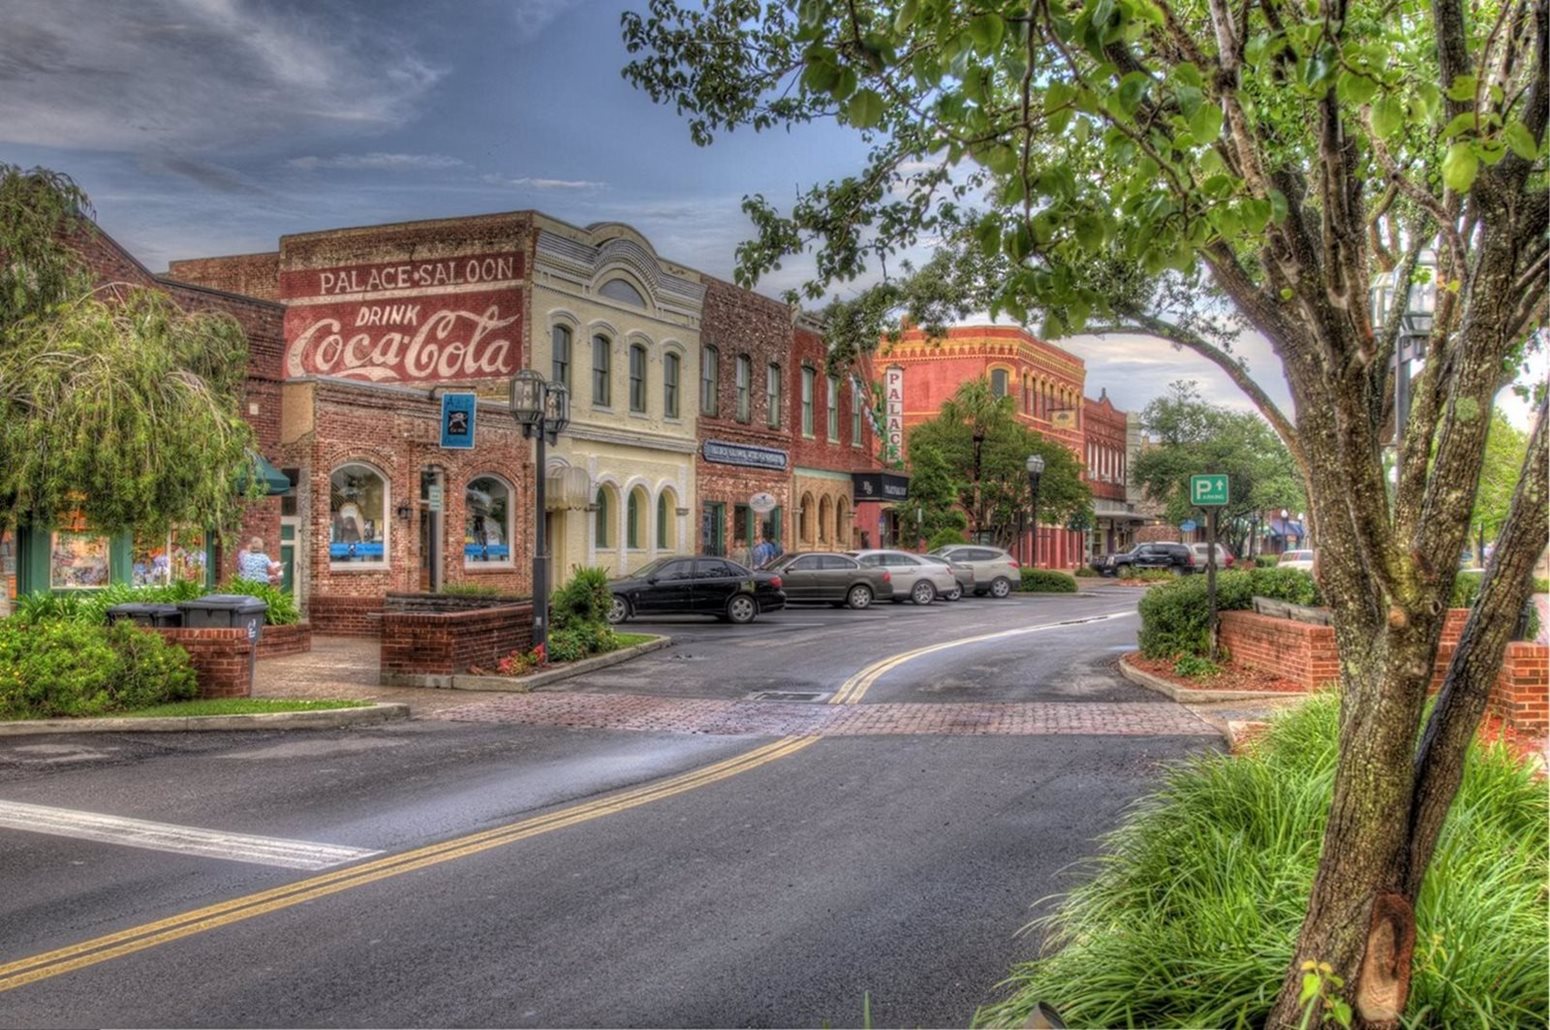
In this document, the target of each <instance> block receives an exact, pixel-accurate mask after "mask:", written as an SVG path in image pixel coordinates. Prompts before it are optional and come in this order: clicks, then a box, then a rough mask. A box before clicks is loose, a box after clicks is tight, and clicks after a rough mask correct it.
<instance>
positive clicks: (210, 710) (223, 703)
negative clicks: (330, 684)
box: [107, 697, 373, 719]
mask: <svg viewBox="0 0 1550 1030" xmlns="http://www.w3.org/2000/svg"><path fill="white" fill-rule="evenodd" d="M372 703H373V702H371V701H329V700H312V699H307V698H285V697H208V698H201V699H200V700H197V701H174V702H172V703H170V704H165V705H152V706H151V707H150V708H137V709H135V710H134V711H132V712H114V713H112V714H111V715H109V716H107V718H110V719H145V718H165V717H169V716H171V717H182V716H187V715H256V714H259V713H262V712H318V711H325V710H327V709H330V708H369V707H370V706H371V705H372Z"/></svg>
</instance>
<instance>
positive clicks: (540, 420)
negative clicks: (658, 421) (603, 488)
mask: <svg viewBox="0 0 1550 1030" xmlns="http://www.w3.org/2000/svg"><path fill="white" fill-rule="evenodd" d="M511 414H512V417H513V418H515V419H516V420H517V425H519V426H521V427H522V435H523V437H525V438H529V439H531V438H533V437H537V438H538V459H537V463H536V466H535V468H536V470H537V471H536V475H535V476H534V479H535V480H536V483H537V486H536V488H535V490H534V491H533V492H534V494H535V496H536V498H537V517H536V518H535V519H534V520H533V647H534V648H535V649H536V648H542V649H543V650H542V652H541V653H542V654H543V655H544V656H545V658H546V659H547V657H548V655H549V542H548V540H546V539H545V538H544V478H545V475H546V473H547V470H546V468H545V463H546V459H545V457H544V445H545V444H546V443H554V441H555V438H556V437H558V436H559V435H560V431H561V430H563V429H564V428H565V427H566V426H567V425H569V424H570V391H569V390H567V389H565V384H564V383H550V382H547V381H545V379H544V377H543V376H542V375H540V374H539V373H537V372H535V371H533V370H532V369H530V368H524V369H522V370H521V371H519V372H518V373H517V374H516V375H514V376H512V377H511Z"/></svg>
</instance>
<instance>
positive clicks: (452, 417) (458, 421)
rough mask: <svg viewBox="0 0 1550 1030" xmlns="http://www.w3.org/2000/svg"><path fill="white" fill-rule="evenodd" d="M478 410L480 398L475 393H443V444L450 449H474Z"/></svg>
mask: <svg viewBox="0 0 1550 1030" xmlns="http://www.w3.org/2000/svg"><path fill="white" fill-rule="evenodd" d="M478 410H479V398H478V396H477V395H475V394H471V393H444V394H442V395H441V446H443V447H445V448H446V449H448V450H457V451H468V450H473V447H474V418H475V415H476V414H477V412H478Z"/></svg>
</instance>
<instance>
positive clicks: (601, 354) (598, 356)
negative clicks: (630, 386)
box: [592, 336, 613, 408]
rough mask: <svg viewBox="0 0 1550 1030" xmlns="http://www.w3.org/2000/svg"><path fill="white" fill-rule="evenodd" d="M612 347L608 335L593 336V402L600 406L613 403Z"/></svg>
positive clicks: (603, 406)
mask: <svg viewBox="0 0 1550 1030" xmlns="http://www.w3.org/2000/svg"><path fill="white" fill-rule="evenodd" d="M612 349H613V345H612V344H611V343H609V340H608V337H606V336H594V337H592V403H593V404H594V405H595V406H597V407H599V408H606V407H608V406H609V405H610V404H612V403H613V389H612V387H613V377H612V376H611V375H609V372H610V368H609V362H610V360H611V358H612V354H611V351H612Z"/></svg>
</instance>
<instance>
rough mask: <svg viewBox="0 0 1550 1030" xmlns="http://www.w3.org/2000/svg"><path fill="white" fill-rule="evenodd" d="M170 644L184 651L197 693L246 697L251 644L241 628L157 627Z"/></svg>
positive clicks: (249, 686) (249, 689)
mask: <svg viewBox="0 0 1550 1030" xmlns="http://www.w3.org/2000/svg"><path fill="white" fill-rule="evenodd" d="M155 632H157V633H160V634H161V635H162V637H163V638H164V639H165V640H166V641H167V642H168V643H170V644H176V645H177V646H179V647H181V648H182V649H183V650H185V651H187V652H188V657H189V660H190V661H191V662H192V663H193V666H194V677H195V679H196V680H197V681H198V683H199V695H198V696H199V697H250V696H252V693H253V680H252V678H251V675H250V670H251V668H252V662H251V655H250V654H249V652H250V651H252V649H253V648H252V645H251V644H249V643H248V634H247V630H244V629H158V630H156V631H155Z"/></svg>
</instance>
